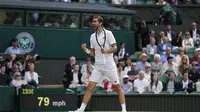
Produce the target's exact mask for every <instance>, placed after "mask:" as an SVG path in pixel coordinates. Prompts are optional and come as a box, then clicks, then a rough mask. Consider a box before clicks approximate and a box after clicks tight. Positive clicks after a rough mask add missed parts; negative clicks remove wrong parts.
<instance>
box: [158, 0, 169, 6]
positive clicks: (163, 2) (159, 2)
mask: <svg viewBox="0 0 200 112" xmlns="http://www.w3.org/2000/svg"><path fill="white" fill-rule="evenodd" d="M166 3H167V2H165V1H164V0H158V2H157V3H156V5H166Z"/></svg>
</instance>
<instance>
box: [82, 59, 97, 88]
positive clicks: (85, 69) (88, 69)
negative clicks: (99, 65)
mask: <svg viewBox="0 0 200 112" xmlns="http://www.w3.org/2000/svg"><path fill="white" fill-rule="evenodd" d="M93 69H94V66H93V65H92V64H91V60H90V58H87V59H86V64H84V65H82V67H81V73H82V74H83V76H82V77H81V81H82V83H83V85H88V83H89V77H90V75H91V73H92V71H93Z"/></svg>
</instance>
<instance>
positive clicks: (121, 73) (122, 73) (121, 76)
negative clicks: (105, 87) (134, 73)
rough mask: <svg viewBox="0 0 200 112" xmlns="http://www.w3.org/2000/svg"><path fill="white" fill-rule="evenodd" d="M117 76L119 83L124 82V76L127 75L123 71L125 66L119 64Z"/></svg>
mask: <svg viewBox="0 0 200 112" xmlns="http://www.w3.org/2000/svg"><path fill="white" fill-rule="evenodd" d="M117 74H118V77H119V81H120V82H122V81H123V77H124V75H126V73H125V72H124V71H123V65H122V64H121V63H118V64H117Z"/></svg>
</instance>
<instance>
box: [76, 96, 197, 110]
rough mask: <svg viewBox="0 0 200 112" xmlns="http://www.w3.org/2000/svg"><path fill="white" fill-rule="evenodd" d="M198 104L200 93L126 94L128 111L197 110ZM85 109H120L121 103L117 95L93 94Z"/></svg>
mask: <svg viewBox="0 0 200 112" xmlns="http://www.w3.org/2000/svg"><path fill="white" fill-rule="evenodd" d="M82 97H83V96H80V98H81V99H82ZM199 104H200V95H176V94H173V95H146V94H144V95H126V105H127V110H128V111H142V112H143V111H148V112H149V111H151V112H152V111H153V112H199V111H200V107H199ZM87 110H92V111H120V110H121V105H120V104H119V101H118V98H117V95H94V96H93V97H92V99H91V101H90V103H89V104H88V106H87Z"/></svg>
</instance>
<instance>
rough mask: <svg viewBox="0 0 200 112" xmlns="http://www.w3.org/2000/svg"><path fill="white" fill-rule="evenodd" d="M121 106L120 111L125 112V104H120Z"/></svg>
mask: <svg viewBox="0 0 200 112" xmlns="http://www.w3.org/2000/svg"><path fill="white" fill-rule="evenodd" d="M121 106H122V111H124V112H126V104H125V103H124V104H121Z"/></svg>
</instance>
